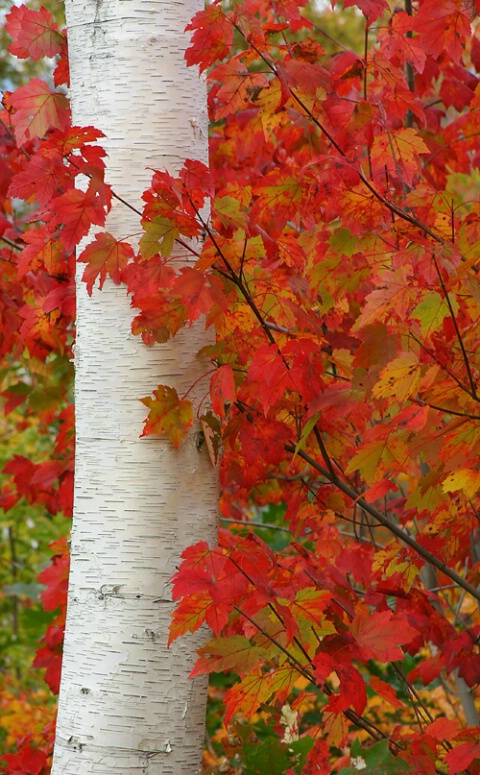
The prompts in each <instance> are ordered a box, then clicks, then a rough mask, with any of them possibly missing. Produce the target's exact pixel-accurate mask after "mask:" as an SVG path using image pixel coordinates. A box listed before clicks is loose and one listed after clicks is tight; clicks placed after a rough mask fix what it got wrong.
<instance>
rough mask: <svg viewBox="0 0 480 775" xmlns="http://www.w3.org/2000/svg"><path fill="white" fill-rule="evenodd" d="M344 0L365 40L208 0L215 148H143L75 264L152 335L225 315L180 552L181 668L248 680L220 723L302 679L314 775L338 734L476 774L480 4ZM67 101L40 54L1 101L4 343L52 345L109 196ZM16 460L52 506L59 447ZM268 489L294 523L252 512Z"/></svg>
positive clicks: (251, 714) (276, 5)
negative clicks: (130, 216) (278, 531)
mask: <svg viewBox="0 0 480 775" xmlns="http://www.w3.org/2000/svg"><path fill="white" fill-rule="evenodd" d="M334 5H335V3H334ZM349 6H354V7H356V8H357V9H358V11H359V13H360V12H361V14H362V18H363V24H364V40H365V45H364V50H363V51H362V52H357V51H352V50H349V49H348V48H346V47H345V46H343V45H341V44H340V43H338V42H335V44H334V45H333V47H332V41H331V40H330V39H329V38H327V37H326V36H323V37H322V28H321V20H318V19H317V18H316V16H315V13H314V11H313V10H312V9H310V8H309V7H308V3H307V0H301V2H298V1H295V2H293V1H292V0H277V1H276V2H273V0H242V2H232V3H230V4H224V3H220V2H219V1H218V0H216V1H215V2H213V3H211V4H210V5H208V6H207V7H206V9H205V10H203V11H201V12H199V13H198V14H197V15H196V16H195V17H194V19H193V20H192V22H191V23H190V24H189V25H188V28H187V29H188V30H189V31H190V32H191V33H192V38H191V46H190V48H189V49H188V50H187V54H186V59H187V63H188V64H190V65H194V66H199V69H200V71H202V72H203V71H205V72H206V73H207V79H208V83H209V85H210V88H209V96H208V100H209V110H210V116H211V120H212V136H211V142H210V165H209V167H207V166H205V165H204V164H202V163H200V162H198V161H195V160H186V162H185V165H184V167H183V169H182V170H181V171H180V173H179V174H178V175H176V176H173V175H171V174H169V173H168V172H165V171H162V170H157V171H155V172H154V175H153V179H152V184H151V186H150V188H149V189H148V190H147V191H146V192H145V193H144V195H143V202H144V205H143V212H142V219H141V226H142V230H143V231H142V237H141V239H140V241H139V245H138V247H133V246H130V245H128V243H127V242H126V240H125V239H124V236H125V235H115V236H113V235H110V234H107V233H105V232H103V231H100V232H98V233H97V234H96V236H95V238H94V241H93V242H92V243H91V244H90V245H89V246H88V247H87V248H86V249H85V250H84V251H83V253H82V254H81V255H80V256H79V261H80V262H82V263H85V264H86V268H85V270H84V275H83V277H84V280H85V282H86V283H87V288H88V290H89V292H90V293H91V292H92V289H93V286H94V283H95V282H96V281H97V280H98V283H99V285H100V287H101V286H102V285H103V283H104V282H106V279H107V277H108V278H110V280H111V281H113V282H115V283H120V282H123V283H124V284H125V286H126V289H127V292H128V293H129V294H130V298H131V302H132V307H133V308H134V310H135V312H134V314H135V317H134V319H133V323H132V330H133V332H134V333H135V334H138V335H140V336H141V337H142V339H143V341H144V342H145V344H147V345H153V344H160V345H161V344H162V343H163V342H165V341H167V340H168V339H169V337H171V336H174V335H175V334H176V333H177V332H178V331H179V330H180V329H181V328H182V327H184V326H190V325H193V324H194V323H196V321H198V319H199V318H200V317H203V318H204V320H205V322H206V325H207V326H209V327H213V328H214V330H215V332H216V343H215V344H214V345H212V346H210V348H209V350H208V353H209V355H210V357H211V361H212V373H211V374H207V375H205V393H206V394H207V393H208V394H209V398H210V402H211V406H212V410H213V413H214V414H215V415H216V416H214V414H212V412H209V411H206V412H205V414H204V415H203V416H202V421H203V424H204V427H205V428H206V429H207V431H208V439H207V447H208V448H209V451H210V452H211V453H212V450H213V453H214V454H213V455H212V457H215V455H216V451H217V450H218V449H219V447H220V446H221V447H222V456H221V462H220V474H221V489H222V492H221V508H222V515H223V518H224V520H225V524H228V523H230V525H231V526H232V529H231V530H230V531H227V530H222V531H221V533H220V536H219V543H218V546H214V547H209V546H208V545H206V544H205V543H203V542H201V543H199V544H197V545H196V546H194V547H190V548H189V549H187V550H186V551H185V553H184V555H183V562H182V564H181V566H180V568H179V570H178V572H177V574H176V575H175V577H174V579H173V592H174V598H175V599H176V600H177V601H178V603H177V609H176V612H175V614H174V617H173V621H172V625H171V634H170V640H173V639H175V638H177V637H179V636H182V635H184V634H185V633H187V632H192V631H194V630H196V629H198V628H199V627H200V626H201V625H202V624H204V623H206V624H207V625H208V626H209V627H210V629H211V630H212V632H213V638H212V640H210V642H209V643H208V644H207V645H206V646H205V647H204V648H203V649H201V650H200V653H199V659H198V661H197V663H196V665H195V667H194V669H193V673H192V675H200V674H205V673H211V672H230V671H233V672H234V673H235V674H236V675H237V676H238V678H239V681H238V682H237V683H235V684H233V685H232V686H231V687H230V688H229V689H228V691H226V693H225V695H224V697H223V702H224V704H225V711H226V712H225V723H226V724H227V725H228V724H234V723H235V718H236V717H237V718H238V717H240V718H243V719H244V720H246V721H247V722H252V723H254V722H255V719H258V714H259V712H261V714H262V719H263V722H264V723H266V724H269V725H270V727H271V728H272V730H275V729H277V732H278V728H279V724H280V721H279V719H280V718H281V714H282V708H283V707H284V706H285V703H287V702H288V703H289V707H290V708H291V709H293V711H294V712H295V713H297V714H298V719H299V724H298V730H299V734H300V736H301V737H302V738H305V739H306V738H309V739H310V743H311V745H310V748H309V750H308V752H307V753H306V758H305V761H304V766H303V769H302V771H303V772H304V773H307V775H308V773H310V772H311V773H313V772H317V773H318V772H320V773H325V775H327V773H330V771H331V768H332V762H333V761H334V760H335V759H338V757H339V753H340V751H343V752H344V760H343V762H342V763H343V764H344V765H345V768H346V769H345V770H342V772H345V771H346V772H348V773H350V772H354V771H356V769H357V768H356V764H355V762H357V763H358V761H360V759H362V756H363V753H362V754H361V755H360V754H358V753H356V751H357V748H356V745H357V743H356V742H355V739H356V738H358V739H359V740H360V741H361V743H362V745H365V746H366V752H367V753H366V754H365V756H366V758H367V759H368V756H369V755H370V757H371V759H372V761H373V759H374V757H375V756H377V754H378V756H379V757H380V760H381V762H382V767H383V768H384V769H383V770H382V771H391V772H397V771H402V772H412V773H422V775H429V773H432V775H433V773H435V772H438V773H447V772H449V773H452V775H455V774H456V773H459V772H462V771H464V770H468V771H469V772H471V773H476V772H479V771H480V767H479V761H480V747H479V746H480V741H479V735H478V726H477V725H476V723H475V721H474V720H472V719H474V718H475V716H476V713H477V711H476V709H475V707H474V701H473V699H472V697H473V692H474V690H475V687H476V686H477V685H478V683H479V681H480V656H479V653H478V641H479V637H480V619H479V616H478V602H479V601H480V593H479V592H478V584H479V581H480V578H479V564H478V561H479V557H480V555H479V548H478V546H479V541H478V538H479V536H478V531H479V524H478V522H479V516H478V493H479V491H480V470H479V465H478V459H479V455H478V451H479V442H480V436H479V433H480V431H479V428H480V426H479V421H480V409H479V403H480V401H479V393H478V390H479V389H478V381H479V375H480V357H479V346H480V341H479V337H478V320H479V311H480V310H479V304H480V292H479V281H478V247H479V240H480V237H479V234H480V229H479V224H480V204H479V200H478V184H479V181H480V169H479V168H480V134H479V132H478V121H479V115H480V83H479V75H478V74H479V73H480V44H479V41H478V37H477V35H476V33H475V25H476V23H477V21H478V18H477V14H478V13H479V12H480V3H479V2H478V0H469V1H468V2H460V0H416V1H414V2H412V3H406V4H405V9H404V10H400V9H394V11H393V12H391V10H390V6H389V4H388V3H387V2H386V0H357V2H354V0H348V2H344V6H343V7H344V8H347V7H349ZM37 13H40V14H42V16H41V19H40V17H38V16H35V14H37ZM45 13H46V12H45ZM472 23H473V24H472ZM8 25H9V27H8V29H9V32H10V34H11V36H12V38H13V39H14V43H13V44H12V45H13V52H14V53H16V54H17V55H18V56H27V55H29V56H32V55H33V56H37V55H39V54H40V52H41V51H43V53H44V54H46V55H48V56H50V55H52V53H54V54H58V55H59V56H60V62H59V65H58V66H57V71H56V73H57V72H58V68H59V67H60V73H65V68H64V67H63V68H62V67H61V63H62V61H63V58H64V53H63V52H64V49H63V48H62V46H63V45H64V42H63V38H62V37H61V35H60V33H58V32H57V31H56V29H55V28H54V24H53V22H51V21H49V20H47V17H46V16H45V15H44V12H43V11H42V12H29V11H27V10H26V9H24V8H23V7H22V8H20V9H15V10H14V11H13V12H12V14H11V15H10V17H9V21H8ZM35 25H37V27H35ZM38 27H41V29H42V30H43V32H42V34H40V32H39V29H38ZM32 29H33V30H34V31H32V32H31V31H30V30H32ZM59 36H60V37H59ZM55 46H58V48H55ZM52 47H54V48H52ZM49 51H50V52H51V53H48V52H49ZM62 77H63V75H58V76H56V85H57V86H58V85H59V84H61V83H62V81H61V80H60V79H61V78H62ZM64 99H65V98H64V97H63V95H62V94H61V93H59V92H52V91H51V90H50V89H49V87H48V86H47V85H46V84H42V82H39V81H38V80H34V81H33V82H31V83H30V84H29V85H28V86H26V87H22V89H20V90H18V91H17V92H16V93H15V94H12V95H7V97H6V98H5V101H4V104H5V110H4V112H3V115H2V120H3V126H4V137H3V141H2V142H3V144H4V149H5V155H6V157H7V158H8V170H9V172H8V176H7V177H8V181H6V183H5V186H4V189H3V191H4V201H5V202H6V203H7V204H8V202H9V201H10V200H11V198H12V197H17V198H22V199H24V200H25V201H27V202H29V201H35V202H36V203H37V206H38V209H37V210H35V211H34V212H32V214H31V215H30V217H29V219H28V221H29V222H28V223H20V224H19V223H18V222H15V223H13V220H12V219H11V218H10V216H9V212H8V208H7V204H6V205H5V206H4V209H3V214H2V218H3V220H2V221H1V223H2V224H3V225H4V230H3V232H2V234H3V235H4V236H5V238H6V240H7V243H6V244H7V247H6V248H4V250H3V251H2V256H1V257H0V260H2V262H4V263H5V265H6V271H5V277H2V280H1V282H2V283H3V285H2V286H0V298H1V299H2V302H1V303H2V306H1V307H0V314H1V315H2V321H5V326H4V328H5V333H2V334H0V353H1V354H2V357H7V356H8V357H12V353H13V354H14V355H17V356H18V355H19V353H20V349H21V348H22V350H23V349H24V348H25V347H26V348H27V349H28V351H29V352H31V354H32V355H33V356H35V357H36V358H39V359H40V360H42V359H43V361H48V356H49V355H50V353H52V352H55V353H56V352H64V351H65V350H66V349H68V347H69V341H70V340H69V338H68V337H69V335H70V331H71V325H72V314H73V306H72V301H73V298H74V296H73V291H72V274H73V268H72V263H73V258H72V251H73V249H74V248H75V246H76V245H77V244H78V242H79V241H80V239H82V238H83V237H85V236H86V235H87V234H88V233H89V231H90V228H91V226H92V225H93V226H97V227H100V229H101V228H102V227H103V225H104V223H105V216H106V213H107V211H108V209H109V207H110V203H111V197H112V192H111V191H110V189H109V188H108V186H106V185H105V183H104V164H103V155H102V151H101V149H100V147H99V146H98V144H97V141H98V140H100V139H101V138H100V133H98V132H96V131H95V130H93V129H92V128H86V129H85V128H84V129H80V128H71V127H70V126H69V123H68V112H67V109H66V105H65V102H64ZM79 174H82V175H83V176H84V178H83V179H86V180H87V185H86V186H85V187H84V188H83V189H80V188H75V187H74V185H75V179H76V177H77V176H78V175H79ZM20 240H22V241H23V243H24V247H23V249H22V251H21V252H20V251H17V250H16V248H17V247H18V245H19V244H20ZM11 243H14V245H15V248H14V247H12V246H11ZM9 245H10V247H8V246H9ZM2 332H3V328H2ZM2 337H3V338H2ZM15 395H16V396H17V397H15ZM15 395H14V392H13V391H12V395H11V397H10V396H9V400H11V401H13V402H15V401H16V400H22V399H21V398H19V396H20V395H21V393H17V394H15ZM139 398H141V397H139ZM142 400H143V403H144V404H145V405H146V406H147V407H148V409H149V414H148V417H147V419H146V422H145V427H144V430H143V435H145V436H146V435H149V434H152V433H166V434H168V435H169V436H170V438H171V440H172V443H173V444H174V445H176V446H178V445H180V444H181V443H182V440H183V438H184V436H185V434H186V433H187V432H188V429H189V427H190V426H191V424H192V422H193V418H194V410H193V408H192V406H191V405H190V404H189V401H188V395H187V396H179V395H178V394H177V393H176V391H175V390H173V389H172V388H171V387H169V386H165V385H160V386H158V389H157V390H156V391H155V392H154V395H153V398H152V397H151V396H149V397H144V398H143V399H142ZM32 465H33V464H31V463H30V462H29V461H27V460H14V461H12V462H11V463H9V469H8V471H7V473H9V474H10V475H11V476H12V480H11V483H10V484H9V485H8V486H9V487H10V488H11V492H12V493H13V495H12V497H13V498H15V497H17V494H18V495H20V494H22V495H25V497H27V498H28V497H32V498H33V497H41V498H42V497H43V498H44V499H45V502H47V501H48V498H49V497H51V496H52V491H51V489H49V487H50V488H51V485H52V484H53V483H55V484H54V487H53V490H54V492H55V493H57V492H58V491H59V489H60V488H59V485H58V482H59V481H60V480H61V477H62V471H61V468H59V467H58V466H57V467H55V464H49V465H53V468H47V467H46V464H44V468H43V469H41V471H40V469H39V468H34V469H31V466H32ZM40 465H42V464H40ZM20 470H22V471H24V472H28V476H26V477H25V476H24V474H23V473H22V475H20V474H19V473H18V472H20ZM30 471H31V474H30ZM39 481H40V482H42V483H43V485H42V486H43V488H44V492H43V494H42V495H40V496H37V495H36V494H35V493H36V492H37V489H36V488H35V487H33V486H34V485H37V484H38V482H39ZM20 482H23V484H20ZM29 486H32V487H33V490H29V489H28V487H29ZM20 487H23V488H24V492H20V490H19V488H20ZM9 492H10V491H8V490H7V491H6V492H5V493H4V495H3V496H2V497H4V498H6V497H8V496H9ZM32 493H33V494H32ZM272 505H274V506H276V511H275V513H276V514H280V513H281V514H282V517H283V524H282V525H278V524H277V525H276V527H277V528H278V527H281V528H284V529H285V528H286V529H287V530H286V531H285V532H286V533H287V535H288V540H286V543H285V545H284V546H283V548H276V549H274V548H272V547H271V546H269V544H268V543H267V542H266V541H264V540H262V539H261V538H259V537H258V536H257V535H256V534H255V533H254V532H253V531H251V530H249V529H248V520H249V518H250V519H251V520H252V522H260V523H261V522H262V520H264V517H265V515H266V514H268V513H269V510H271V508H272ZM274 545H275V544H274ZM62 557H63V555H62ZM59 562H60V561H59ZM57 564H58V563H57ZM60 565H61V567H58V569H57V570H58V573H57V572H56V570H51V571H50V573H51V574H52V576H51V577H50V575H47V576H46V577H45V580H47V581H50V580H51V579H52V580H53V578H55V579H56V580H57V581H58V579H59V578H60V577H61V578H63V575H62V574H63V569H64V565H63V559H62V560H61V562H60ZM55 567H56V566H55V565H54V566H53V568H55ZM55 588H56V589H58V586H57V587H55ZM52 637H53V634H52ZM46 645H47V644H46ZM56 647H57V644H56V642H55V643H53V648H56ZM37 659H38V660H40V661H39V662H37V664H40V663H41V660H42V656H41V653H40V655H39V657H38V658H37ZM459 681H461V682H463V684H462V686H463V689H464V690H463V697H465V696H467V699H466V700H465V699H464V705H463V706H462V708H461V709H460V711H459V709H458V707H457V705H454V703H453V701H452V702H450V701H449V700H448V697H449V696H450V695H451V693H452V692H453V693H455V692H458V694H459V695H460V690H459V689H458V686H459ZM442 686H443V687H445V686H446V687H447V689H448V692H449V694H447V695H445V693H444V692H443V690H442V688H441V687H442ZM427 689H428V691H427ZM439 691H440V693H441V697H442V701H440V700H439ZM442 692H443V693H442ZM445 697H447V699H445ZM372 698H373V699H372ZM375 699H376V700H377V701H378V702H377V704H375V701H374V700H375ZM379 703H380V704H381V705H380V706H381V709H382V712H381V713H380V712H379V711H378V704H379ZM385 708H387V710H385ZM455 714H456V715H457V716H458V718H454V717H453V716H454V715H455ZM312 718H313V719H314V720H313V721H312ZM466 719H468V721H467V720H466ZM275 725H276V726H275ZM279 734H280V736H281V734H282V732H281V731H280V732H279ZM368 739H373V740H375V741H377V743H376V746H380V747H375V746H374V747H373V748H372V749H369V748H368V743H367V742H366V741H367V740H368ZM382 741H384V742H385V741H386V743H388V745H386V747H385V745H384V743H383V742H382ZM362 750H363V749H362ZM372 752H373V753H372ZM387 760H388V761H387ZM369 761H370V760H369ZM377 763H378V762H377ZM373 766H374V765H373V764H372V767H373ZM375 766H376V765H375ZM379 766H380V765H379ZM350 768H353V769H350ZM359 768H360V767H359ZM290 771H292V772H293V771H295V772H297V771H298V770H297V769H292V770H289V772H290ZM372 771H376V770H374V769H373V770H372Z"/></svg>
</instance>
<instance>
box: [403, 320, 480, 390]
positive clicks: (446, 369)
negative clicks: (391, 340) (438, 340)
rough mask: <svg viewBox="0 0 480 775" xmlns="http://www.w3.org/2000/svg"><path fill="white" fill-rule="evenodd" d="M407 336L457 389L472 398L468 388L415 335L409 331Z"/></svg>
mask: <svg viewBox="0 0 480 775" xmlns="http://www.w3.org/2000/svg"><path fill="white" fill-rule="evenodd" d="M408 335H409V336H410V337H411V338H412V339H413V341H414V342H416V343H417V344H418V346H419V347H421V348H422V349H423V350H425V352H426V353H428V355H429V356H430V358H431V359H432V360H433V361H435V363H437V364H438V365H439V366H440V368H441V369H442V370H443V371H444V372H445V373H446V374H448V376H449V377H451V379H453V380H454V382H456V383H457V385H458V387H459V388H461V389H462V390H463V391H464V392H465V393H466V394H467V395H469V396H470V398H473V396H472V394H471V392H470V390H469V389H468V387H467V386H466V385H464V384H463V382H462V381H461V380H460V379H459V378H458V377H456V376H455V374H453V372H451V371H450V369H448V368H447V367H446V366H445V364H444V363H442V362H441V361H440V360H439V359H438V358H437V356H436V355H435V353H433V352H432V351H431V350H429V349H428V347H427V346H426V344H424V343H423V342H421V341H420V339H417V337H416V336H415V334H412V332H411V331H409V332H408Z"/></svg>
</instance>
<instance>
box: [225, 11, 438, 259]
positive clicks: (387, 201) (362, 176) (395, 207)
mask: <svg viewBox="0 0 480 775" xmlns="http://www.w3.org/2000/svg"><path fill="white" fill-rule="evenodd" d="M232 26H233V27H234V28H235V29H236V30H237V32H239V33H240V35H241V36H242V37H243V39H244V40H245V42H246V43H248V45H249V46H251V48H252V49H253V50H254V51H255V52H256V53H257V54H258V56H259V57H260V59H261V60H262V61H263V62H264V63H265V64H266V66H267V67H268V68H269V70H270V72H271V73H273V75H275V77H276V78H278V79H279V80H280V78H279V75H278V72H277V70H276V68H275V65H273V64H272V63H271V62H269V61H268V59H266V57H265V56H264V54H262V52H261V51H260V49H259V48H258V47H257V46H255V44H254V43H252V41H251V40H248V39H247V38H246V37H245V35H244V34H243V31H242V30H241V29H240V27H238V25H237V24H235V23H234V22H232ZM287 88H288V91H289V93H290V94H291V96H292V98H293V99H294V100H295V101H296V102H297V103H298V104H299V105H300V107H301V108H302V110H303V111H304V112H305V115H307V116H308V117H309V119H310V120H311V121H312V122H313V123H314V124H315V126H316V127H318V129H319V130H320V131H321V132H322V133H323V134H324V135H325V137H326V138H327V139H328V140H329V142H330V143H331V144H332V145H333V147H334V148H335V150H336V151H337V152H338V153H339V154H340V156H342V157H343V158H344V159H348V157H347V155H346V154H345V152H344V151H343V150H342V149H341V147H340V146H339V144H338V143H337V142H336V140H335V139H334V137H333V136H332V135H331V134H330V132H329V131H328V130H327V129H326V128H325V127H324V126H323V124H322V123H321V122H320V121H319V120H318V119H317V118H315V116H314V115H313V113H312V112H311V110H310V109H309V108H308V107H307V105H305V103H304V102H303V100H301V99H300V97H299V96H298V95H297V94H296V93H295V92H294V90H293V89H292V87H291V86H288V87H287ZM356 172H357V174H358V176H359V178H360V180H361V181H362V183H363V184H364V185H365V186H366V187H367V188H368V190H369V191H370V193H371V194H372V195H373V196H374V197H375V199H377V200H378V201H379V202H381V204H383V205H384V206H385V207H386V208H387V209H388V210H390V212H392V213H395V214H396V215H398V217H399V218H402V219H403V220H404V221H406V222H407V223H410V224H411V225H412V226H416V227H417V229H420V230H421V231H423V232H424V234H427V235H428V236H429V237H431V238H432V239H433V240H435V242H438V243H439V244H440V245H445V240H444V239H443V237H440V235H439V234H436V233H435V232H434V231H432V230H431V229H429V228H428V226H426V225H425V224H424V223H422V222H421V221H419V220H418V218H416V217H415V216H414V215H410V214H409V213H407V212H405V210H403V209H402V208H401V207H399V206H398V205H396V204H395V203H394V202H392V201H391V200H390V199H388V198H387V197H386V196H383V195H382V194H380V193H379V192H378V191H377V189H376V188H375V186H374V185H373V184H372V183H370V181H369V180H368V178H367V176H366V175H365V173H364V172H363V170H362V169H361V168H360V169H357V170H356Z"/></svg>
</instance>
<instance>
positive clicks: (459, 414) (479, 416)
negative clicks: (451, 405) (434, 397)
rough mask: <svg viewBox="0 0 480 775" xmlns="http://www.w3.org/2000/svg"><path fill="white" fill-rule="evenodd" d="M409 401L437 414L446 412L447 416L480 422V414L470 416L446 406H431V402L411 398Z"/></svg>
mask: <svg viewBox="0 0 480 775" xmlns="http://www.w3.org/2000/svg"><path fill="white" fill-rule="evenodd" d="M408 400H409V401H412V403H414V404H417V406H429V407H430V409H435V410H436V411H437V412H445V414H451V415H453V416H454V417H465V418H466V419H467V420H480V414H468V412H457V411H455V409H447V408H446V407H445V406H437V405H436V404H431V403H430V402H429V401H422V400H420V399H419V398H413V397H412V396H409V399H408Z"/></svg>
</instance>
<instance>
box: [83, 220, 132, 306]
mask: <svg viewBox="0 0 480 775" xmlns="http://www.w3.org/2000/svg"><path fill="white" fill-rule="evenodd" d="M133 255H134V253H133V248H132V247H131V245H129V244H128V243H127V242H122V241H121V240H116V239H115V237H112V235H111V234H109V233H108V232H106V231H103V232H99V233H98V234H96V235H95V240H94V241H93V242H91V243H90V244H89V245H87V247H86V248H85V249H84V250H83V251H82V253H81V254H80V255H79V257H78V261H80V262H83V263H84V264H87V267H86V268H85V271H84V273H83V276H82V280H83V282H84V283H86V285H87V291H88V293H89V295H90V296H91V295H92V289H93V284H94V282H95V280H96V279H97V277H99V278H100V281H99V288H100V289H102V288H103V284H104V282H105V280H106V277H107V275H108V276H109V277H110V278H111V279H112V280H113V282H114V283H115V284H116V285H118V284H119V283H120V280H121V270H122V269H123V268H124V267H125V266H126V265H127V264H128V263H129V261H131V260H132V258H133Z"/></svg>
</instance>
